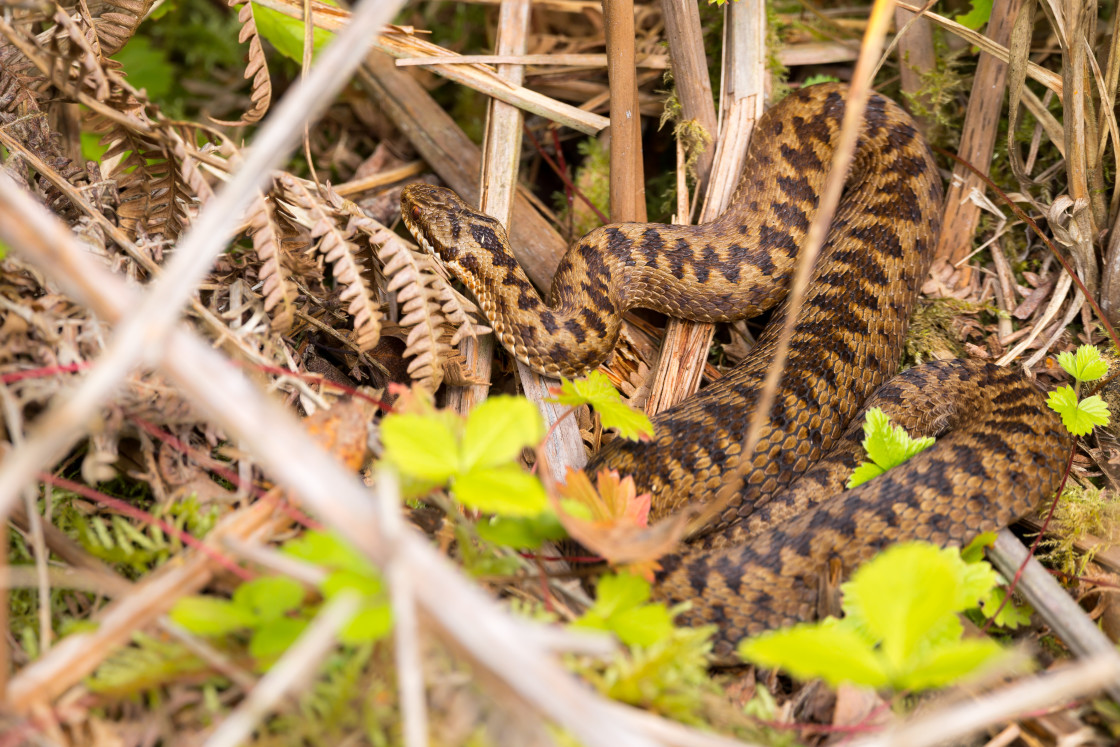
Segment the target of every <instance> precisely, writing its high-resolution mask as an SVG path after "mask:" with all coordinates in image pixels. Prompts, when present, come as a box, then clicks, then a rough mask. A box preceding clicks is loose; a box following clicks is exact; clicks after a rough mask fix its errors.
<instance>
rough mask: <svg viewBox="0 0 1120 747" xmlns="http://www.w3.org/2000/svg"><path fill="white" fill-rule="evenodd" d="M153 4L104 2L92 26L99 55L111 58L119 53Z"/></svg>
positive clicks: (143, 0)
mask: <svg viewBox="0 0 1120 747" xmlns="http://www.w3.org/2000/svg"><path fill="white" fill-rule="evenodd" d="M84 4H85V3H83V5H84ZM154 4H155V2H154V0H105V2H103V3H102V4H101V10H100V13H98V15H97V17H96V18H95V19H94V24H93V27H94V30H95V31H96V32H97V39H98V41H99V42H100V46H101V54H102V55H103V56H104V57H112V56H113V55H115V54H116V53H117V52H119V51H121V49H122V48H123V47H124V45H125V43H126V42H127V41H128V40H129V39H131V38H132V35H133V34H135V33H136V29H137V27H139V26H140V22H141V21H142V20H144V16H146V15H147V14H148V11H149V10H151V7H152V5H154Z"/></svg>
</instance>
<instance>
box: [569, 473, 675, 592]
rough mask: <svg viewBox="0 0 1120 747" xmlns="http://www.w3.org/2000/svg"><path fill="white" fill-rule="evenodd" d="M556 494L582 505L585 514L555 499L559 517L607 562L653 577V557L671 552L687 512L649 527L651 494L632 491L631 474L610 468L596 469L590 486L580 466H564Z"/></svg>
mask: <svg viewBox="0 0 1120 747" xmlns="http://www.w3.org/2000/svg"><path fill="white" fill-rule="evenodd" d="M560 498H562V499H568V500H571V501H574V502H575V503H577V504H579V505H581V506H584V507H586V509H587V510H588V511H589V512H590V515H591V518H590V519H583V518H579V517H577V516H574V515H573V514H572V513H571V512H570V511H566V510H564V506H563V503H562V502H560V501H556V504H557V506H556V508H557V514H558V515H559V517H560V523H561V524H563V525H564V528H565V529H566V530H567V531H568V534H569V535H571V537H572V539H574V540H576V541H577V542H579V543H580V544H581V545H583V546H584V547H586V548H587V549H588V550H590V551H592V552H593V553H595V554H597V555H601V556H602V557H604V558H606V560H607V561H608V562H609V563H610V564H611V565H622V566H624V567H625V569H626V570H628V571H630V572H631V573H635V574H637V575H640V576H643V577H644V578H646V579H647V580H652V579H653V574H654V572H656V571H657V570H658V568H660V566H659V565H658V563H657V559H658V558H660V557H661V556H662V555H665V554H666V553H668V552H671V551H672V550H673V549H674V548H675V547H676V546H677V544H678V543H679V542H680V540H681V538H682V537H683V536H684V534H685V529H686V526H687V523H688V519H689V518H690V516H691V514H690V513H688V512H681V513H679V514H676V515H674V516H671V517H669V518H668V519H666V520H664V521H661V522H659V523H658V524H657V525H655V526H653V527H649V526H647V525H648V522H649V508H650V495H649V494H648V493H643V494H642V495H638V494H637V490H636V488H635V485H634V478H633V477H630V476H627V477H626V478H624V479H620V478H619V475H618V472H617V471H615V470H601V471H600V472H599V475H598V477H597V480H596V486H595V487H592V485H591V479H590V478H589V477H588V476H587V473H586V472H584V471H583V470H579V471H575V470H571V469H569V470H568V474H567V480H566V483H565V485H564V486H563V487H562V488H561V489H560Z"/></svg>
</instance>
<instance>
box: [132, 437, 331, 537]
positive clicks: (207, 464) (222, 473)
mask: <svg viewBox="0 0 1120 747" xmlns="http://www.w3.org/2000/svg"><path fill="white" fill-rule="evenodd" d="M130 420H131V421H132V423H133V424H134V425H135V426H136V427H138V428H140V429H141V430H143V431H144V432H145V433H147V434H148V435H150V436H151V437H152V438H155V439H157V440H159V441H162V442H163V443H165V444H167V445H169V446H171V447H172V448H174V449H176V450H177V451H179V453H181V454H186V455H187V456H189V457H190V458H191V459H193V460H194V461H195V463H197V464H199V465H201V466H202V467H203V468H204V469H206V470H209V471H210V472H212V473H214V474H215V475H217V476H218V477H220V478H222V479H223V480H226V481H227V482H229V483H232V484H233V485H235V486H236V487H239V488H240V487H242V486H243V485H242V482H241V476H240V475H238V474H237V473H236V472H234V471H233V470H231V469H229V467H227V466H226V465H225V464H223V463H222V462H219V461H217V460H216V459H213V458H211V457H210V456H209V455H208V454H204V453H202V452H200V451H199V450H198V449H195V448H194V447H192V446H191V445H190V444H187V443H184V442H183V441H182V440H181V439H178V438H176V437H175V436H173V435H171V434H170V433H168V432H167V431H164V430H163V429H161V428H159V427H158V426H156V425H155V424H154V423H149V422H148V421H146V420H142V419H140V418H135V417H134V418H130ZM245 489H246V490H247V491H248V492H250V493H252V494H253V496H254V497H256V498H257V500H266V499H269V497H268V493H267V492H266V491H264V490H262V489H261V488H260V487H259V486H257V485H254V484H251V483H250V484H249V485H248V486H245ZM276 507H277V508H279V509H280V510H281V511H282V512H283V513H284V514H285V515H287V516H288V518H290V519H291V520H292V521H294V522H295V523H297V524H299V525H301V526H304V527H307V528H308V529H316V530H321V529H322V528H323V525H322V524H320V523H319V522H317V521H315V520H314V519H312V518H311V517H310V516H308V515H307V514H305V513H304V512H303V511H300V510H299V509H298V508H296V507H295V506H293V505H292V504H291V502H290V501H288V500H283V499H280V500H276Z"/></svg>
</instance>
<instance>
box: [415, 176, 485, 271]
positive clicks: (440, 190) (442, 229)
mask: <svg viewBox="0 0 1120 747" xmlns="http://www.w3.org/2000/svg"><path fill="white" fill-rule="evenodd" d="M401 218H403V219H404V224H405V225H406V226H407V227H408V230H409V231H411V232H412V235H413V236H415V237H416V241H417V242H418V243H419V244H420V246H421V247H423V248H424V251H426V252H428V253H429V254H431V255H434V256H436V257H438V258H439V259H441V260H443V262H444V263H445V264H446V265H448V266H449V267H451V268H452V269H457V267H456V266H457V265H458V261H457V260H458V259H459V258H460V256H461V255H462V254H463V253H464V252H467V251H473V250H474V249H475V248H476V247H475V246H474V245H475V244H481V245H482V247H483V248H484V249H492V248H494V247H492V246H490V245H491V244H496V243H498V242H497V240H496V238H493V240H488V239H490V238H491V237H497V236H499V235H500V236H501V237H503V238H504V237H505V231H504V229H503V228H502V226H501V224H500V223H498V221H496V220H494V219H493V218H491V217H490V216H488V215H484V214H483V213H480V212H478V211H477V210H474V209H472V208H471V207H470V206H469V205H467V203H465V202H464V201H463V199H462V198H461V197H459V195H457V194H455V193H454V192H452V191H451V190H450V189H446V188H444V187H435V186H433V185H431V184H424V183H422V182H420V183H415V184H409V185H408V186H406V187H405V188H404V191H402V192H401ZM480 238H481V239H482V240H481V241H480Z"/></svg>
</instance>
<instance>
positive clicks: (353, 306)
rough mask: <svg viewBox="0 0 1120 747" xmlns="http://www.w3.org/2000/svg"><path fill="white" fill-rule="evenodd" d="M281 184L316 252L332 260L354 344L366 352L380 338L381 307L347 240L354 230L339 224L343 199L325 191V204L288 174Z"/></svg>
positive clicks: (356, 254)
mask: <svg viewBox="0 0 1120 747" xmlns="http://www.w3.org/2000/svg"><path fill="white" fill-rule="evenodd" d="M279 181H280V187H281V189H282V190H283V192H284V196H285V198H286V199H288V200H290V201H291V202H292V203H293V204H294V205H295V206H296V207H297V208H299V209H300V210H302V211H304V212H305V213H306V220H307V223H308V224H309V225H310V227H311V237H312V238H313V239H319V252H320V254H322V255H323V257H324V259H326V261H327V262H330V263H331V267H332V270H333V272H334V279H335V281H336V282H337V283H338V284H339V285H340V286H342V294H341V296H340V297H341V299H342V300H343V301H344V302H346V304H347V306H346V310H347V312H349V314H350V316H351V317H353V319H354V322H353V323H354V337H355V339H354V345H355V347H357V349H358V350H360V351H362V352H365V351H368V350H372V349H373V346H374V345H376V344H377V341H378V340H379V339H381V308H380V306H381V305H380V303H378V300H377V297H376V291H375V290H374V289H373V288H371V287H370V284H369V282H368V281H367V280H366V278H365V276H364V274H363V273H364V272H365V267H364V266H363V264H362V261H361V257H360V256H359V248H358V246H357V244H355V243H354V242H352V241H350V237H351V236H353V235H354V230H353V229H350V228H348V229H345V230H344V229H343V228H340V227H339V221H340V219H342V218H343V217H344V215H345V214H344V213H343V212H342V211H341V210H340V206H341V203H342V198H341V197H339V196H338V195H335V194H333V193H328V197H327V199H332V198H333V199H332V202H333V203H334V204H328V203H327V201H326V200H324V198H323V197H321V196H320V195H319V194H317V193H314V192H312V191H311V190H310V189H309V188H308V187H307V186H306V184H305V183H304V182H301V181H300V180H298V179H296V178H295V177H293V176H292V175H290V174H284V175H282V176H281V177H280V179H279Z"/></svg>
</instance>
